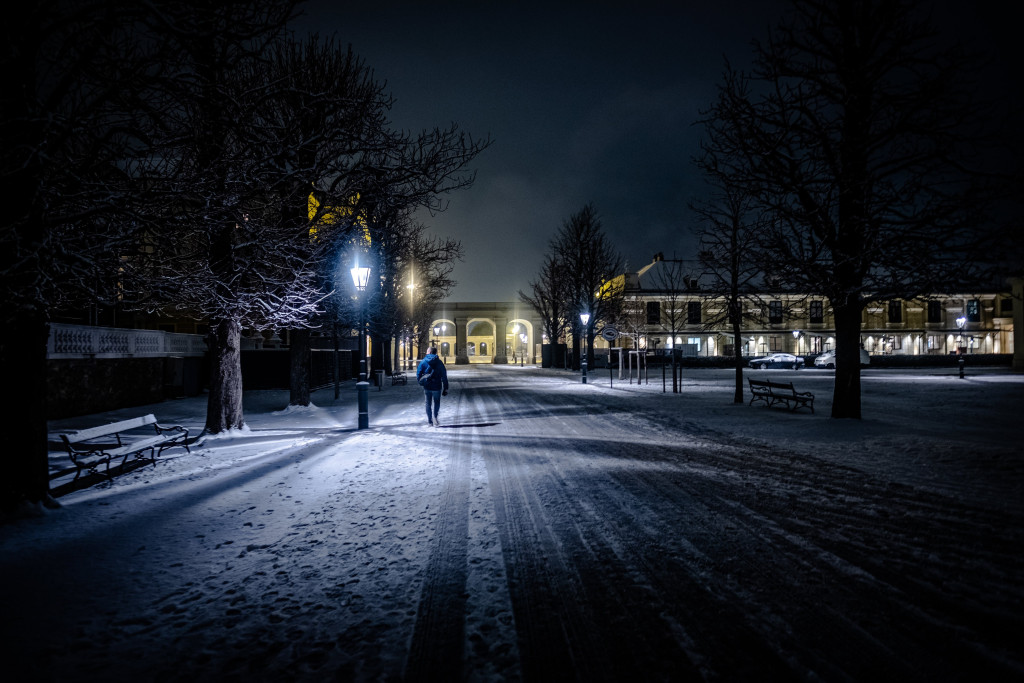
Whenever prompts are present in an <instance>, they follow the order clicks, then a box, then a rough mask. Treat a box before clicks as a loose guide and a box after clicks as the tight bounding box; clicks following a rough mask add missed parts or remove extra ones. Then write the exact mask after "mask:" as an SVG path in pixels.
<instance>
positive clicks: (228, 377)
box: [205, 320, 245, 434]
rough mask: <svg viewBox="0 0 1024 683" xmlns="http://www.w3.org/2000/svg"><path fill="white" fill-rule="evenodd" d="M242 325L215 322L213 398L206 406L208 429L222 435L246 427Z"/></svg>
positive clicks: (211, 394) (211, 397)
mask: <svg viewBox="0 0 1024 683" xmlns="http://www.w3.org/2000/svg"><path fill="white" fill-rule="evenodd" d="M241 336H242V326H241V325H240V324H239V322H238V321H237V320H216V321H213V320H211V325H210V337H209V340H210V397H209V401H208V403H207V406H206V429H205V431H206V432H208V433H210V434H219V433H220V432H223V431H226V430H229V429H242V428H244V427H245V417H244V415H243V414H242V354H241V352H240V339H241Z"/></svg>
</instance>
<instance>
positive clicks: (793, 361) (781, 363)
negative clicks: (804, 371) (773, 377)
mask: <svg viewBox="0 0 1024 683" xmlns="http://www.w3.org/2000/svg"><path fill="white" fill-rule="evenodd" d="M748 365H749V366H750V367H752V368H757V369H759V370H771V369H774V368H793V369H795V370H799V369H800V368H802V367H803V366H804V359H803V358H801V357H800V356H794V355H793V354H791V353H770V354H768V355H767V356H763V357H761V358H751V359H750V362H749V363H748Z"/></svg>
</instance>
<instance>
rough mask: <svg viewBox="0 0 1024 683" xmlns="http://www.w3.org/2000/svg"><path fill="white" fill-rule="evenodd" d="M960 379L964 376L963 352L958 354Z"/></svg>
mask: <svg viewBox="0 0 1024 683" xmlns="http://www.w3.org/2000/svg"><path fill="white" fill-rule="evenodd" d="M959 362H960V379H963V378H964V354H962V353H961V354H960V361H959Z"/></svg>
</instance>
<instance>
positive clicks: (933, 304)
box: [928, 301, 942, 323]
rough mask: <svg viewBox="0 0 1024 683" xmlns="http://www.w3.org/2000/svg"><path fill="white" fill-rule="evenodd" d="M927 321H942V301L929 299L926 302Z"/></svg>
mask: <svg viewBox="0 0 1024 683" xmlns="http://www.w3.org/2000/svg"><path fill="white" fill-rule="evenodd" d="M928 322H930V323H941V322H942V302H941V301H929V302H928Z"/></svg>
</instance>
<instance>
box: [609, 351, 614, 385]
mask: <svg viewBox="0 0 1024 683" xmlns="http://www.w3.org/2000/svg"><path fill="white" fill-rule="evenodd" d="M613 372H614V368H612V364H611V355H609V357H608V388H609V389H613V388H614V385H615V381H614V380H613V379H612V373H613Z"/></svg>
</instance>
